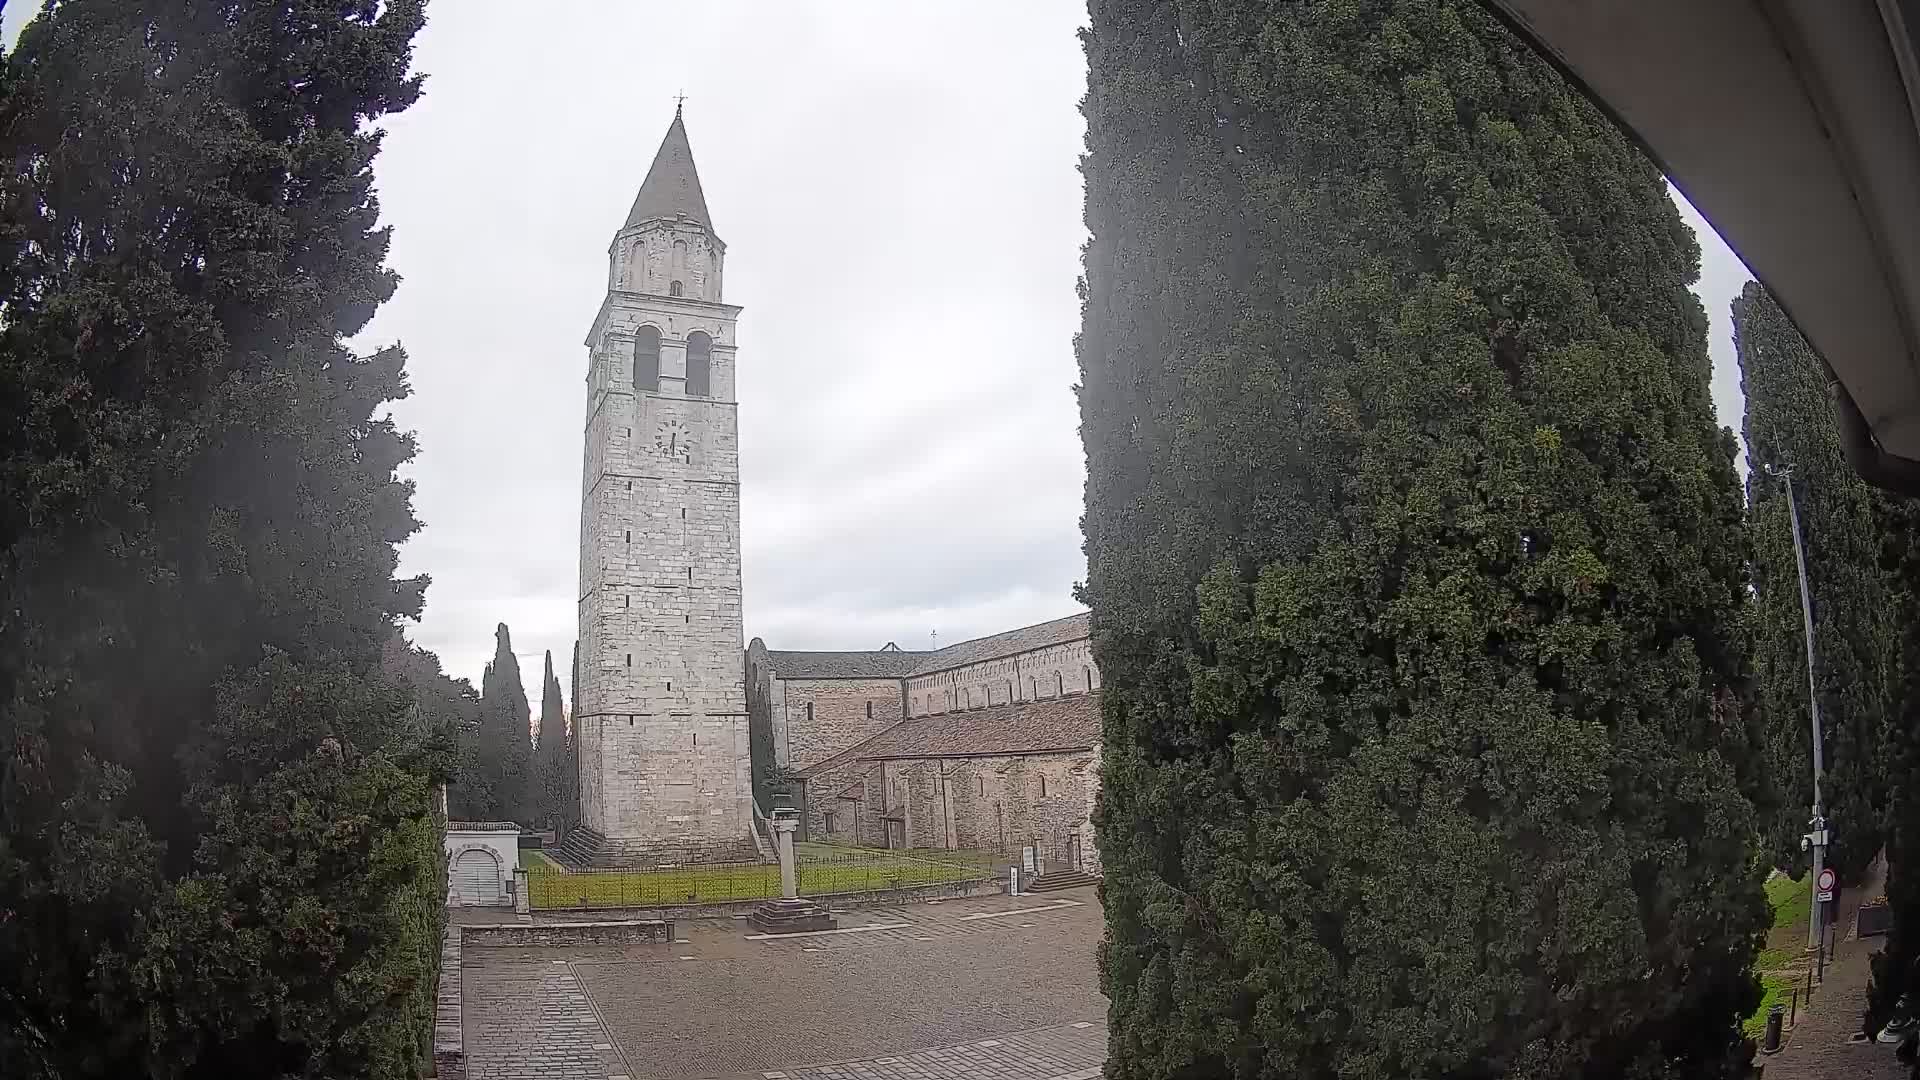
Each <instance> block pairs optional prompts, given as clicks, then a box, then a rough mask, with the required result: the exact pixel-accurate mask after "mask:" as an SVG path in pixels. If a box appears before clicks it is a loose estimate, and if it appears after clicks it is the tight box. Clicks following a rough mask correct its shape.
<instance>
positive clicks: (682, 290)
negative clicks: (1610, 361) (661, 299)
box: [667, 281, 686, 296]
mask: <svg viewBox="0 0 1920 1080" xmlns="http://www.w3.org/2000/svg"><path fill="white" fill-rule="evenodd" d="M685 294H686V286H684V285H682V284H680V283H679V282H678V281H675V282H673V283H672V284H670V285H668V286H667V295H668V296H683V295H685Z"/></svg>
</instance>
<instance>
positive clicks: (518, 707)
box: [477, 623, 537, 825]
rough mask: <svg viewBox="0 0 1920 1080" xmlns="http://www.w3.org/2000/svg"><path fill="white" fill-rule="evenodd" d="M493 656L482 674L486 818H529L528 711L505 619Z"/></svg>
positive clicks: (495, 637)
mask: <svg viewBox="0 0 1920 1080" xmlns="http://www.w3.org/2000/svg"><path fill="white" fill-rule="evenodd" d="M493 642H494V645H493V659H492V660H491V661H490V662H488V664H487V669H486V672H485V674H483V675H482V676H481V677H480V733H479V738H478V740H477V741H478V744H479V750H478V767H479V775H480V777H481V783H482V784H483V785H485V786H486V787H487V788H488V789H489V790H490V791H491V792H492V794H493V801H492V802H491V804H489V805H488V806H487V810H488V815H487V818H486V820H489V821H513V822H518V823H520V824H522V825H527V824H530V823H531V822H533V820H534V818H535V815H536V812H537V806H536V802H535V792H534V776H533V728H532V723H531V721H532V712H531V710H530V709H529V707H528V705H527V692H526V690H525V689H523V688H522V687H521V685H520V661H519V660H518V659H517V658H516V657H515V656H514V655H513V635H512V633H511V632H510V631H509V630H508V629H507V624H506V623H501V624H500V625H499V626H497V627H495V628H494V631H493Z"/></svg>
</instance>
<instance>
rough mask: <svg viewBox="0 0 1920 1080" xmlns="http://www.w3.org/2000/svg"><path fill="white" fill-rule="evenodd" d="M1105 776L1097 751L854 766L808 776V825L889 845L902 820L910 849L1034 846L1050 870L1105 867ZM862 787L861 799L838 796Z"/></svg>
mask: <svg viewBox="0 0 1920 1080" xmlns="http://www.w3.org/2000/svg"><path fill="white" fill-rule="evenodd" d="M1099 775H1100V774H1099V761H1098V752H1097V751H1093V750H1078V751H1069V752H1063V753H1049V754H1021V755H1008V756H985V757H966V758H959V757H952V758H920V759H909V760H886V761H864V762H863V761H850V762H846V763H843V764H840V765H837V766H835V767H833V768H831V769H828V770H824V771H822V772H820V773H816V774H815V775H814V776H812V777H809V778H808V793H807V807H808V813H809V828H810V830H813V831H814V835H817V836H819V837H821V838H827V837H829V835H830V836H831V838H832V839H835V840H838V841H841V842H846V843H862V844H869V845H872V846H876V847H884V846H888V837H887V829H886V824H885V823H886V820H887V819H889V818H893V819H900V820H901V821H902V823H903V824H902V828H903V830H904V835H905V842H906V846H908V847H916V848H943V849H953V848H971V849H981V850H992V851H1003V852H1007V853H1013V852H1017V851H1018V850H1019V849H1020V848H1022V847H1024V846H1026V845H1028V844H1032V845H1034V846H1036V847H1037V848H1039V851H1040V856H1041V858H1042V859H1043V860H1044V861H1045V862H1046V863H1047V864H1048V865H1049V866H1071V865H1078V866H1080V867H1082V868H1085V869H1089V870H1097V869H1098V867H1099V865H1100V864H1099V856H1098V853H1097V852H1096V850H1095V848H1094V844H1093V827H1092V820H1091V819H1092V808H1093V805H1094V799H1095V797H1096V794H1097V792H1098V789H1099ZM856 784H858V785H859V786H860V788H861V789H862V798H860V799H857V800H855V799H839V798H837V796H838V795H840V794H841V793H842V792H844V791H846V790H847V789H848V788H851V787H853V786H854V785H856ZM1043 790H1044V794H1043ZM829 811H832V812H833V814H834V829H833V831H832V833H831V834H829V833H828V832H827V826H826V821H825V818H826V814H827V813H828V812H829ZM895 839H896V840H897V839H898V836H897V835H896V838H895Z"/></svg>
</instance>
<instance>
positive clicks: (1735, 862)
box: [1078, 0, 1766, 1080]
mask: <svg viewBox="0 0 1920 1080" xmlns="http://www.w3.org/2000/svg"><path fill="white" fill-rule="evenodd" d="M1091 13H1092V20H1091V27H1090V29H1089V30H1088V31H1087V32H1086V35H1085V42H1086V50H1087V57H1088V62H1089V76H1088V80H1089V81H1088V93H1087V98H1086V102H1085V106H1084V108H1085V112H1086V117H1087V122H1088V150H1087V154H1086V157H1085V158H1084V161H1083V168H1084V171H1085V175H1086V179H1087V224H1088V227H1089V229H1090V230H1091V234H1092V236H1091V240H1090V242H1089V244H1088V247H1087V251H1086V280H1085V286H1084V289H1085V311H1084V325H1083V330H1082V334H1081V337H1080V339H1079V343H1078V347H1079V355H1080V362H1081V370H1082V375H1083V385H1082V388H1081V415H1082V426H1083V435H1084V438H1085V443H1086V451H1087V462H1088V479H1087V497H1086V516H1085V519H1084V526H1085V534H1086V542H1087V553H1088V560H1089V578H1088V582H1087V585H1086V588H1085V592H1084V596H1085V599H1086V600H1087V601H1088V602H1089V603H1090V604H1091V606H1092V608H1093V620H1094V648H1095V653H1096V656H1097V658H1098V661H1099V664H1100V669H1101V674H1102V678H1103V684H1104V688H1103V691H1102V703H1103V709H1104V714H1105V721H1104V722H1105V751H1104V754H1105V756H1104V759H1103V765H1104V784H1103V790H1102V798H1101V802H1100V806H1099V812H1098V827H1099V836H1100V844H1101V854H1102V858H1103V860H1104V862H1105V867H1106V872H1107V877H1106V884H1105V890H1104V902H1105V905H1106V914H1107V922H1108V933H1107V936H1106V941H1105V943H1104V945H1103V947H1102V950H1101V956H1100V964H1101V978H1102V986H1103V988H1104V989H1105V991H1106V993H1107V995H1108V997H1109V999H1110V1001H1111V1006H1110V1017H1109V1020H1110V1031H1111V1042H1110V1046H1111V1056H1110V1058H1109V1061H1108V1065H1107V1070H1108V1072H1107V1075H1108V1076H1110V1077H1114V1078H1118V1080H1144V1078H1159V1077H1198V1076H1236V1077H1255V1076H1284V1077H1290V1078H1302V1080H1306V1078H1315V1077H1373V1076H1433V1077H1442V1076H1447V1077H1501V1076H1511V1077H1521V1076H1525V1077H1530V1078H1540V1077H1621V1076H1632V1077H1676V1078H1677V1077H1689V1078H1697V1077H1714V1076H1730V1075H1736V1074H1737V1073H1738V1072H1740V1071H1741V1069H1742V1068H1743V1067H1744V1066H1743V1064H1742V1062H1743V1061H1744V1053H1743V1047H1742V1040H1741V1038H1740V1035H1739V1031H1738V1023H1739V1021H1740V1019H1741V1018H1742V1017H1743V1016H1744V1015H1745V1014H1746V1012H1747V1011H1748V1010H1749V1009H1750V1008H1752V1007H1753V1005H1754V1004H1755V1003H1756V1001H1757V999H1758V992H1757V986H1756V984H1755V981H1754V979H1753V977H1752V975H1751V973H1750V970H1749V968H1750V964H1751V960H1752V955H1753V951H1754V948H1755V945H1756V938H1757V934H1758V931H1759V930H1760V929H1761V927H1762V926H1763V925H1764V923H1765V920H1766V908H1765V903H1764V900H1763V898H1762V895H1761V891H1760V888H1759V879H1758V874H1757V854H1758V853H1757V851H1756V848H1755V845H1754V842H1753V836H1754V817H1753V809H1752V804H1751V802H1750V799H1751V798H1752V797H1753V795H1754V794H1756V793H1757V792H1758V790H1759V788H1760V785H1761V783H1762V779H1763V774H1762V762H1761V760H1760V751H1759V746H1758V743H1759V739H1758V731H1757V721H1756V720H1755V718H1754V717H1753V715H1752V708H1751V702H1750V693H1751V691H1750V673H1749V671H1748V659H1747V655H1748V646H1747V643H1746V642H1745V640H1744V637H1743V633H1744V631H1743V627H1744V614H1743V606H1744V598H1745V595H1746V587H1747V582H1746V569H1745V568H1746V562H1747V556H1746V551H1745V549H1744V541H1743V531H1742V524H1741V507H1740V498H1739V491H1738V486H1737V480H1736V476H1735V472H1734V465H1733V458H1734V453H1733V451H1734V444H1733V438H1732V435H1731V433H1730V432H1727V431H1725V430H1724V429H1722V428H1720V427H1718V426H1717V425H1716V423H1715V419H1714V415H1713V410H1712V405H1711V403H1710V399H1709V396H1708V369H1709V365H1708V359H1707V344H1706V341H1707V339H1706V319H1705V315H1704V312H1703V311H1702V309H1701V307H1700V305H1699V303H1698V301H1696V300H1695V298H1694V297H1693V295H1692V294H1691V293H1690V292H1689V291H1688V286H1689V285H1690V283H1692V282H1693V281H1694V280H1695V278H1696V277H1697V276H1698V264H1699V252H1698V247H1697V245H1696V242H1695V240H1694V238H1693V236H1692V234H1691V233H1690V232H1689V230H1688V229H1687V227H1686V226H1685V225H1684V224H1683V223H1682V222H1681V220H1680V218H1679V215H1678V214H1677V212H1676V210H1675V208H1674V206H1673V204H1672V203H1671V202H1670V201H1669V200H1668V198H1667V194H1666V190H1665V186H1664V184H1663V182H1662V180H1661V177H1660V176H1659V174H1658V173H1657V172H1656V171H1655V170H1654V169H1653V167H1652V166H1650V165H1649V164H1648V163H1647V162H1646V161H1645V160H1644V159H1643V158H1642V157H1641V156H1640V155H1639V154H1638V153H1637V152H1636V151H1635V149H1634V148H1633V147H1632V146H1630V145H1629V144H1628V143H1627V142H1626V140H1624V139H1623V138H1622V137H1620V135H1618V134H1617V133H1616V132H1615V131H1614V130H1613V129H1612V128H1611V127H1610V126H1609V125H1608V124H1607V123H1606V121H1605V120H1604V119H1603V118H1602V117H1601V116H1600V115H1598V114H1597V113H1596V111H1595V110H1594V109H1593V108H1591V107H1590V106H1589V105H1588V104H1587V103H1586V102H1585V101H1584V100H1583V99H1581V98H1579V97H1578V96H1576V95H1575V94H1574V93H1572V92H1570V91H1569V89H1568V88H1567V87H1566V86H1565V85H1563V83H1562V82H1561V80H1560V79H1559V78H1558V77H1557V76H1556V75H1555V74H1554V73H1553V72H1552V71H1551V70H1550V69H1549V68H1548V67H1547V66H1546V65H1545V64H1543V63H1541V62H1540V61H1539V60H1537V59H1536V58H1534V57H1533V56H1532V55H1531V54H1530V53H1528V52H1527V50H1526V49H1525V48H1523V47H1522V46H1520V45H1519V44H1518V43H1516V42H1515V41H1514V40H1513V39H1512V38H1511V37H1510V36H1509V35H1507V34H1506V33H1505V32H1503V31H1502V30H1501V29H1499V28H1498V27H1497V26H1496V25H1495V24H1494V23H1493V22H1492V21H1491V19H1490V18H1489V17H1488V16H1487V15H1486V14H1484V12H1483V11H1482V9H1481V8H1480V7H1479V6H1478V5H1476V4H1473V3H1470V2H1450V0H1337V2H1336V0H1303V2H1297V3H1289V4H1267V3H1255V2H1252V0H1239V2H1235V0H1210V2H1201V0H1178V2H1177V0H1094V2H1093V3H1092V4H1091Z"/></svg>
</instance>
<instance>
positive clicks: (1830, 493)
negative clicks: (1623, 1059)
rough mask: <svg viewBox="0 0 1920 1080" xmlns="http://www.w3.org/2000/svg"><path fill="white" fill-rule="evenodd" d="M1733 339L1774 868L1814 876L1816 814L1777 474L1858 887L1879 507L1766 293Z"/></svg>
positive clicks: (1877, 766)
mask: <svg viewBox="0 0 1920 1080" xmlns="http://www.w3.org/2000/svg"><path fill="white" fill-rule="evenodd" d="M1733 333H1734V343H1735V346H1736V349H1737V351H1738V353H1739V357H1740V384H1741V389H1742V390H1743V392H1744V393H1745V394H1746V399H1747V417H1746V437H1747V462H1748V465H1749V472H1748V476H1747V503H1748V520H1749V522H1750V528H1751V532H1752V537H1753V550H1754V554H1753V583H1754V590H1755V593H1756V595H1757V598H1758V600H1757V604H1756V608H1757V610H1756V626H1757V629H1756V634H1755V640H1754V667H1755V671H1756V673H1757V676H1758V684H1759V701H1760V704H1761V710H1760V711H1761V715H1762V716H1763V717H1764V718H1765V723H1766V738H1767V742H1766V750H1767V773H1768V776H1769V778H1770V779H1771V781H1772V788H1773V791H1772V797H1771V798H1770V799H1769V800H1768V804H1767V810H1768V811H1769V812H1768V813H1767V815H1766V817H1765V819H1764V824H1765V827H1766V830H1767V840H1768V843H1769V844H1770V845H1771V847H1772V849H1773V850H1772V854H1773V860H1774V863H1775V864H1776V865H1778V866H1781V867H1804V866H1805V865H1806V856H1805V855H1804V854H1802V853H1801V851H1800V838H1801V836H1802V835H1803V834H1804V833H1805V832H1806V831H1807V820H1808V811H1809V809H1810V808H1811V806H1812V803H1813V754H1812V747H1811V741H1812V728H1811V726H1810V723H1809V718H1808V715H1807V714H1808V704H1807V651H1806V649H1807V646H1806V629H1805V620H1804V618H1803V616H1802V614H1801V607H1800V574H1799V568H1798V566H1797V565H1796V562H1795V559H1794V550H1793V532H1792V524H1791V522H1790V521H1789V520H1788V508H1787V498H1786V490H1785V487H1784V485H1785V483H1786V480H1785V478H1783V477H1778V476H1773V475H1770V474H1769V472H1768V470H1769V469H1775V468H1788V469H1791V470H1792V476H1793V485H1794V495H1795V498H1796V499H1797V500H1798V502H1799V510H1800V533H1801V540H1802V543H1803V545H1804V547H1805V549H1806V561H1807V587H1808V591H1809V593H1810V595H1811V597H1812V600H1813V617H1814V646H1815V677H1816V679H1817V680H1818V685H1819V688H1820V689H1819V692H1820V713H1821V728H1822V735H1823V740H1822V754H1823V756H1824V758H1825V770H1826V772H1825V776H1824V777H1823V779H1822V782H1821V795H1822V798H1823V799H1824V800H1825V803H1826V810H1827V818H1828V821H1829V822H1830V827H1831V829H1832V831H1833V841H1834V842H1833V846H1832V847H1831V848H1830V849H1829V850H1828V853H1827V857H1828V860H1829V862H1830V864H1831V865H1832V866H1833V867H1834V869H1835V871H1836V872H1837V873H1839V874H1840V875H1841V878H1842V880H1843V881H1852V880H1854V879H1856V878H1857V877H1858V876H1859V874H1860V873H1861V871H1863V870H1865V869H1866V867H1867V864H1868V863H1870V862H1872V861H1873V858H1874V856H1875V854H1877V853H1878V852H1879V850H1880V845H1881V843H1882V842H1883V840H1884V829H1883V822H1884V818H1885V812H1886V802H1887V783H1886V763H1885V760H1884V758H1883V738H1882V733H1883V731H1885V729H1886V727H1887V724H1888V721H1889V716H1888V712H1889V709H1890V708H1891V706H1892V684H1893V680H1894V678H1895V677H1896V676H1895V673H1896V669H1897V667H1898V663H1897V651H1898V644H1897V642H1896V639H1895V631H1894V624H1893V608H1892V599H1891V593H1890V589H1891V586H1892V582H1891V580H1890V579H1889V577H1888V575H1887V574H1886V573H1885V572H1884V571H1882V570H1881V568H1880V556H1881V551H1880V549H1881V539H1882V538H1881V532H1880V529H1881V526H1880V523H1879V522H1878V521H1877V520H1876V519H1875V502H1876V501H1877V500H1878V499H1879V496H1877V495H1876V494H1875V493H1874V492H1873V490H1872V489H1871V488H1869V487H1868V486H1867V485H1866V483H1865V482H1864V481H1862V480H1861V479H1860V478H1859V477H1858V476H1857V475H1855V473H1854V471H1853V469H1852V468H1851V467H1849V466H1848V465H1847V463H1846V459H1845V458H1844V457H1843V456H1842V454H1841V451H1840V433H1839V429H1838V428H1837V427H1836V425H1835V423H1834V417H1833V399H1832V398H1831V397H1830V396H1829V395H1828V393H1827V389H1826V378H1825V373H1824V371H1823V369H1822V365H1821V362H1820V358H1819V357H1818V356H1817V355H1815V354H1814V351H1813V349H1812V348H1811V347H1810V346H1808V345H1807V343H1806V341H1805V339H1803V338H1802V337H1801V336H1800V332H1799V330H1797V329H1795V328H1794V325H1793V324H1792V323H1791V322H1789V321H1788V320H1787V317H1786V314H1785V313H1784V312H1782V311H1781V310H1780V308H1779V306H1778V305H1776V304H1775V303H1774V301H1773V298H1772V297H1771V296H1770V295H1768V294H1767V291H1766V289H1765V288H1763V287H1762V286H1761V285H1760V284H1759V283H1757V282H1748V283H1747V287H1746V289H1745V290H1744V291H1742V292H1741V294H1740V295H1739V296H1738V297H1736V298H1735V299H1734V301H1733Z"/></svg>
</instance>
